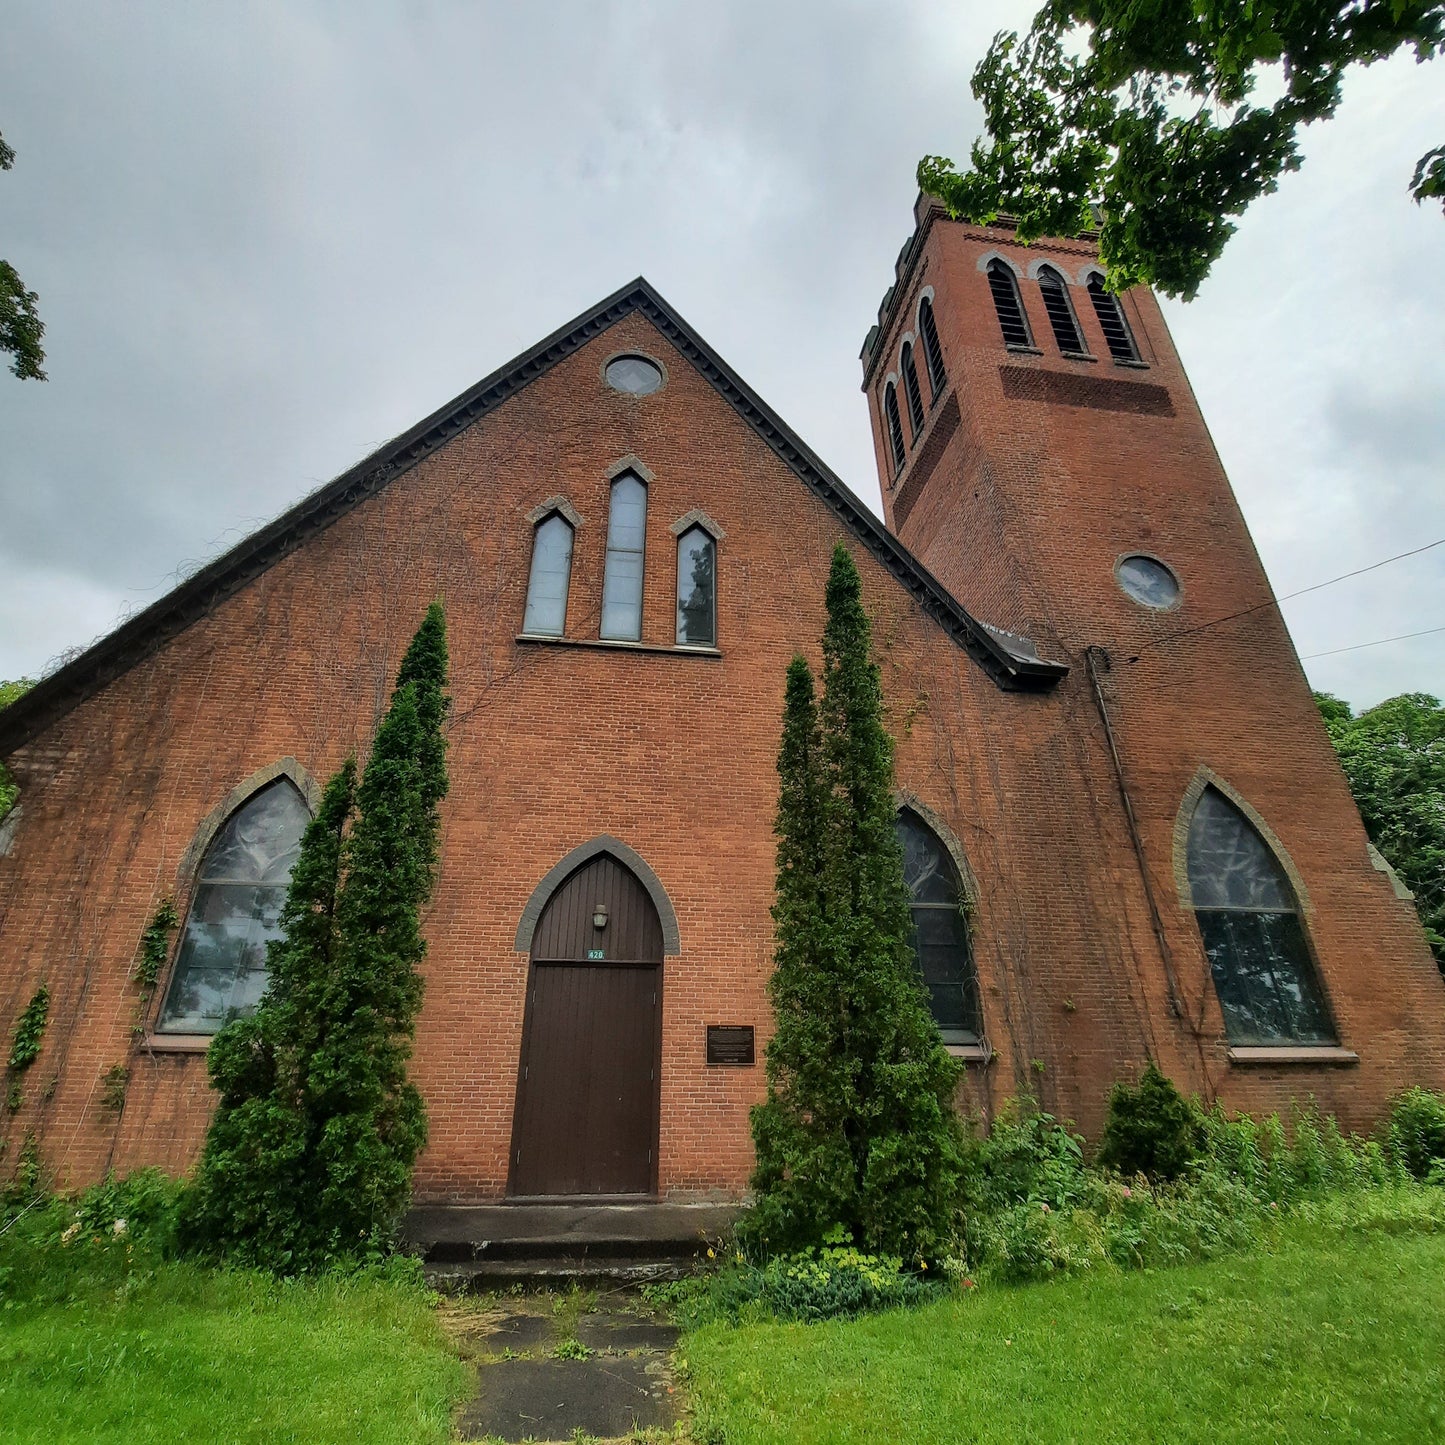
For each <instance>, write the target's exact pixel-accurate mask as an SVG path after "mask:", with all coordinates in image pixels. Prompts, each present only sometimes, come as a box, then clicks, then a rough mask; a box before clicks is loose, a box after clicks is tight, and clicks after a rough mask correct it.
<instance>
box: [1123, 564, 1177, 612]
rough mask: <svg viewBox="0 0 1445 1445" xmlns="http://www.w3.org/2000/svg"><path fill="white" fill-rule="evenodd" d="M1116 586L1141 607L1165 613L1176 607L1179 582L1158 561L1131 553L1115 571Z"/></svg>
mask: <svg viewBox="0 0 1445 1445" xmlns="http://www.w3.org/2000/svg"><path fill="white" fill-rule="evenodd" d="M1114 575H1115V576H1116V577H1117V578H1118V579H1119V586H1120V587H1122V588H1123V589H1124V591H1125V592H1127V593H1128V594H1129V596H1130V597H1132V598H1133V599H1134V601H1135V602H1137V603H1138V604H1139V605H1140V606H1141V607H1149V608H1152V609H1153V610H1154V611H1155V612H1167V611H1168V610H1169V609H1170V608H1171V607H1177V606H1178V605H1179V579H1178V578H1177V577H1176V576H1175V575H1174V574H1173V573H1172V572H1171V571H1170V570H1169V569H1168V568H1167V567H1166V566H1165V565H1164V564H1163V563H1162V562H1160V561H1159V560H1158V559H1157V558H1154V557H1146V556H1144V555H1143V554H1142V553H1137V552H1136V553H1134V554H1133V555H1132V556H1129V557H1121V558H1120V559H1119V562H1118V565H1117V566H1116V567H1115V568H1114Z"/></svg>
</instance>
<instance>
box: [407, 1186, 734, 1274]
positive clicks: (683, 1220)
mask: <svg viewBox="0 0 1445 1445" xmlns="http://www.w3.org/2000/svg"><path fill="white" fill-rule="evenodd" d="M740 1212H741V1206H740V1205H737V1204H672V1203H668V1202H665V1201H662V1202H659V1201H651V1200H650V1201H645V1202H629V1203H625V1204H624V1203H597V1202H590V1201H589V1202H586V1203H543V1204H538V1203H531V1202H528V1203H516V1204H511V1203H508V1204H480V1205H459V1204H447V1205H418V1206H416V1207H415V1208H413V1209H412V1210H411V1212H410V1213H409V1214H408V1215H407V1218H406V1222H405V1224H404V1226H403V1231H402V1235H403V1242H404V1244H405V1246H406V1248H407V1249H409V1250H410V1252H411V1253H413V1254H418V1255H420V1256H421V1258H422V1260H423V1262H424V1263H425V1264H426V1266H427V1274H428V1277H429V1278H432V1279H433V1280H434V1282H435V1283H436V1284H437V1285H438V1287H443V1284H444V1283H445V1287H447V1288H453V1289H465V1288H475V1287H484V1286H485V1285H486V1284H487V1283H488V1282H493V1281H494V1282H497V1283H502V1284H511V1283H515V1282H517V1281H540V1280H557V1279H565V1280H583V1279H597V1280H618V1281H622V1280H629V1281H642V1280H648V1279H675V1278H677V1277H678V1276H679V1275H681V1274H683V1273H686V1272H687V1270H688V1269H689V1268H691V1267H692V1266H693V1265H694V1264H695V1262H696V1260H697V1259H698V1258H699V1257H700V1256H702V1255H704V1254H705V1253H706V1252H707V1250H708V1249H709V1248H710V1247H712V1246H713V1245H715V1244H716V1243H717V1241H718V1240H719V1239H720V1238H721V1237H722V1236H723V1235H724V1234H725V1233H726V1231H727V1230H728V1229H729V1227H730V1226H731V1225H732V1223H733V1221H734V1220H735V1219H736V1218H737V1216H738V1214H739V1213H740Z"/></svg>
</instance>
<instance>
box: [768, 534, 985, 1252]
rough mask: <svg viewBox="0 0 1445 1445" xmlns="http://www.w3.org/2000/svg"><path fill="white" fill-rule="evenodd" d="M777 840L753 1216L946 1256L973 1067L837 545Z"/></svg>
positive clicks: (803, 1239) (801, 699)
mask: <svg viewBox="0 0 1445 1445" xmlns="http://www.w3.org/2000/svg"><path fill="white" fill-rule="evenodd" d="M784 707H785V711H784V722H783V737H782V744H781V747H780V750H779V756H778V773H779V781H780V795H779V803H778V814H777V822H776V825H775V831H776V833H777V838H778V847H777V883H776V901H775V903H774V906H773V920H774V924H775V928H776V939H777V943H776V952H775V964H776V968H775V971H774V974H773V977H772V979H771V981H770V984H769V997H770V999H771V1001H772V1004H773V1010H774V1015H775V1019H776V1026H777V1027H776V1032H775V1034H774V1036H773V1039H772V1041H771V1043H770V1044H769V1046H768V1055H767V1097H766V1100H765V1101H764V1102H763V1103H762V1104H760V1105H758V1106H757V1108H756V1109H754V1111H753V1139H754V1143H755V1145H756V1147H757V1169H756V1172H755V1174H754V1177H753V1185H754V1188H755V1189H756V1190H757V1194H758V1202H757V1205H756V1207H755V1209H754V1210H753V1212H752V1214H751V1216H750V1217H749V1218H747V1220H746V1221H745V1222H744V1225H743V1232H744V1235H745V1237H746V1238H747V1239H748V1241H749V1242H750V1243H752V1244H754V1245H756V1246H759V1247H761V1248H763V1249H764V1250H766V1251H767V1252H778V1251H783V1250H790V1249H799V1248H805V1247H808V1246H811V1245H817V1244H820V1243H821V1242H822V1241H823V1239H824V1236H825V1235H826V1234H827V1232H828V1231H829V1230H830V1229H831V1228H833V1227H834V1226H838V1225H841V1226H842V1227H843V1228H844V1229H846V1230H847V1231H848V1232H849V1234H850V1235H851V1236H852V1238H853V1241H854V1243H855V1244H857V1245H858V1246H859V1247H861V1248H864V1249H867V1250H870V1251H873V1252H876V1253H882V1254H891V1255H897V1256H900V1257H901V1258H903V1259H905V1260H918V1259H930V1258H933V1259H936V1258H937V1257H938V1256H939V1255H940V1254H941V1253H943V1252H945V1250H946V1248H947V1246H948V1245H949V1243H950V1241H951V1239H952V1237H953V1233H954V1228H955V1224H956V1220H955V1208H956V1204H955V1201H956V1199H957V1191H958V1179H959V1171H960V1167H961V1158H962V1155H961V1148H962V1143H961V1141H962V1135H961V1131H960V1127H959V1123H958V1120H957V1117H956V1115H955V1114H954V1110H953V1090H954V1086H955V1084H956V1082H957V1079H958V1066H957V1064H956V1063H955V1062H954V1060H953V1059H951V1058H950V1057H949V1056H948V1054H947V1053H946V1051H945V1050H944V1048H943V1044H942V1041H941V1039H940V1037H939V1033H938V1029H937V1027H936V1026H935V1024H934V1022H933V1018H932V1016H931V1015H930V1013H929V1010H928V1005H927V1002H926V1000H925V998H924V994H923V988H922V984H921V981H920V979H919V974H918V970H917V966H916V964H915V962H914V958H913V954H912V950H911V947H910V944H909V936H910V929H911V920H910V914H909V895H908V890H907V887H906V885H905V884H904V881H903V859H902V854H901V851H900V848H899V844H898V839H897V835H896V833H895V831H894V798H893V742H892V739H891V738H890V737H889V736H888V733H887V731H886V729H885V728H884V726H883V697H882V686H881V682H880V678H879V673H878V667H877V664H876V663H875V662H874V661H873V660H872V657H871V653H870V626H869V621H868V616H867V614H866V612H865V611H864V610H863V604H862V598H861V588H860V583H859V578H858V571H857V568H856V567H855V566H854V563H853V559H852V557H851V556H850V555H849V553H848V550H847V548H846V547H844V546H843V545H842V544H841V543H840V544H839V545H838V547H837V548H836V549H835V550H834V553H833V565H832V569H831V572H830V574H829V578H828V587H827V624H826V627H825V629H824V633H823V696H822V700H821V704H819V703H818V701H817V700H816V698H815V694H814V688H813V678H812V674H811V672H810V670H809V668H808V664H807V663H806V661H804V660H803V659H802V658H801V657H799V658H795V659H794V661H793V663H792V665H791V667H790V668H789V670H788V680H787V691H786V699H785V705H784Z"/></svg>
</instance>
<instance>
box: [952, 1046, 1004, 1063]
mask: <svg viewBox="0 0 1445 1445" xmlns="http://www.w3.org/2000/svg"><path fill="white" fill-rule="evenodd" d="M943 1047H944V1049H945V1051H946V1052H947V1053H949V1054H951V1055H952V1056H953V1057H954V1058H955V1059H962V1060H963V1061H964V1063H966V1064H986V1063H988V1061H989V1060H990V1059H992V1058H993V1050H992V1049H991V1048H989V1046H988V1045H987V1044H944V1046H943Z"/></svg>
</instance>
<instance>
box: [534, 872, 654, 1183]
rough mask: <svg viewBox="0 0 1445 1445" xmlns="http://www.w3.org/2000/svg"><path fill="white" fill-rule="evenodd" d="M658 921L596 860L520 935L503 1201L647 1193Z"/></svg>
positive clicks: (636, 892)
mask: <svg viewBox="0 0 1445 1445" xmlns="http://www.w3.org/2000/svg"><path fill="white" fill-rule="evenodd" d="M661 1048H662V921H661V919H660V918H659V917H658V913H657V908H656V906H655V905H654V904H653V902H652V899H651V898H650V897H649V896H648V893H647V890H646V889H645V888H644V887H643V885H642V883H641V882H640V881H639V880H638V878H637V877H636V875H635V874H634V873H633V872H632V871H631V870H630V869H629V868H627V867H626V866H625V865H624V864H622V863H620V862H619V861H618V860H617V859H615V858H613V857H611V856H610V855H608V854H605V853H604V854H601V855H599V856H598V857H596V858H594V859H592V860H591V861H590V862H588V863H584V864H583V865H582V867H580V868H579V869H578V870H577V871H576V872H575V873H573V874H572V876H571V877H570V878H568V879H567V881H566V882H564V883H563V884H562V886H561V887H560V888H558V890H557V891H556V892H555V893H554V894H553V895H552V897H551V899H550V900H549V902H548V904H547V906H546V908H545V909H544V910H543V912H542V916H541V917H540V918H539V919H538V921H537V927H536V931H535V932H534V934H533V936H532V960H531V966H530V969H529V974H528V980H527V1008H526V1021H525V1023H524V1025H523V1030H522V1053H521V1060H520V1064H519V1068H518V1075H517V1102H516V1109H515V1111H514V1113H513V1118H512V1154H511V1168H510V1176H509V1184H508V1194H509V1195H511V1196H513V1197H519V1198H542V1199H547V1198H553V1197H562V1196H578V1195H583V1196H586V1195H651V1194H654V1193H656V1189H657V1137H658V1119H659V1100H660V1094H659V1078H660V1073H661Z"/></svg>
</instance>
